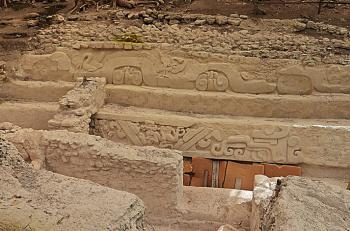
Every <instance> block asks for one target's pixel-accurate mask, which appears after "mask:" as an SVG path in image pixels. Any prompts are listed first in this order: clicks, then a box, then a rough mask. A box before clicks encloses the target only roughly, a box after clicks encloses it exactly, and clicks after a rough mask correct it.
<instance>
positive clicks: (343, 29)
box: [339, 28, 348, 35]
mask: <svg viewBox="0 0 350 231" xmlns="http://www.w3.org/2000/svg"><path fill="white" fill-rule="evenodd" d="M347 33H348V30H347V29H345V28H340V29H339V34H340V35H345V34H347Z"/></svg>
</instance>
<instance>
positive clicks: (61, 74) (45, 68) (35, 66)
mask: <svg viewBox="0 0 350 231" xmlns="http://www.w3.org/2000/svg"><path fill="white" fill-rule="evenodd" d="M17 75H18V77H22V78H29V79H33V80H42V81H55V80H56V81H57V80H63V81H73V69H72V65H71V61H70V59H69V57H68V56H67V55H66V54H65V53H64V52H55V53H53V54H49V55H24V56H23V58H22V60H21V68H20V71H19V72H18V73H17Z"/></svg>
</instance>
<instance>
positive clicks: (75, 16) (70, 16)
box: [67, 15, 79, 21]
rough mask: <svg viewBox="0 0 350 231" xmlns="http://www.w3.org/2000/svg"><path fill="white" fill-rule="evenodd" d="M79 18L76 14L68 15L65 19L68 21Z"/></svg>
mask: <svg viewBox="0 0 350 231" xmlns="http://www.w3.org/2000/svg"><path fill="white" fill-rule="evenodd" d="M78 19H79V16H78V15H69V16H68V18H67V20H68V21H77V20H78Z"/></svg>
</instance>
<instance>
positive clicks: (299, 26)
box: [293, 21, 306, 32]
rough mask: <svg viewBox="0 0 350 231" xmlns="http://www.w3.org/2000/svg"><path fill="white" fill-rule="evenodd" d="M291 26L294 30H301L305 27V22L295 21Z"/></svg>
mask: <svg viewBox="0 0 350 231" xmlns="http://www.w3.org/2000/svg"><path fill="white" fill-rule="evenodd" d="M293 27H294V29H295V31H296V32H299V31H303V30H305V29H306V24H305V23H302V22H297V21H296V22H295V23H294V24H293Z"/></svg>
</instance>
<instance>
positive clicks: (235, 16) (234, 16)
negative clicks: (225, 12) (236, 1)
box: [230, 14, 239, 18]
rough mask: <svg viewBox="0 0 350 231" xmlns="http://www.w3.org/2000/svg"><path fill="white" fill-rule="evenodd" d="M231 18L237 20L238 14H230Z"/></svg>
mask: <svg viewBox="0 0 350 231" xmlns="http://www.w3.org/2000/svg"><path fill="white" fill-rule="evenodd" d="M230 17H231V18H239V14H230Z"/></svg>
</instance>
